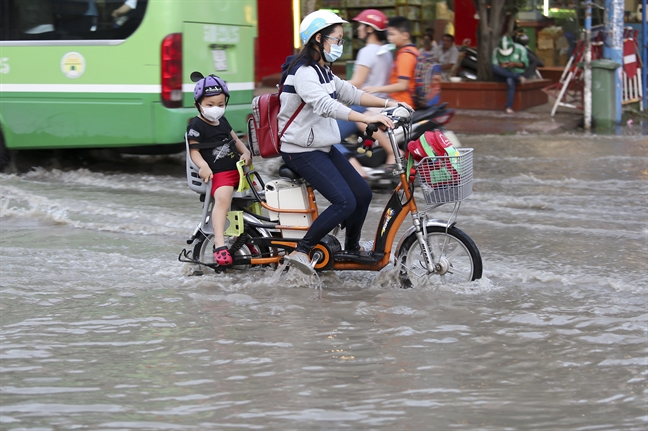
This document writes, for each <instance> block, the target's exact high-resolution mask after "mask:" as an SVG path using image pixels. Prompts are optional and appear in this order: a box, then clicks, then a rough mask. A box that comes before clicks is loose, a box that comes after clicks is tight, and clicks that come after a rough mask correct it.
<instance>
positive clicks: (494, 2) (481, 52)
mask: <svg viewBox="0 0 648 431" xmlns="http://www.w3.org/2000/svg"><path fill="white" fill-rule="evenodd" d="M474 1H475V7H476V9H477V13H479V29H478V32H477V80H478V81H492V80H493V69H492V67H491V58H492V55H493V49H495V47H496V46H497V44H498V42H499V39H500V37H501V36H502V32H503V26H504V16H505V13H506V6H507V3H508V2H509V1H510V0H474Z"/></svg>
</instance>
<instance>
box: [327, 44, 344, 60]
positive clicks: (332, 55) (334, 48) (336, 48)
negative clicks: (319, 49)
mask: <svg viewBox="0 0 648 431" xmlns="http://www.w3.org/2000/svg"><path fill="white" fill-rule="evenodd" d="M342 51H344V47H343V46H341V45H331V52H326V51H324V58H325V59H326V61H328V62H329V63H333V62H334V61H335V60H337V59H338V58H340V56H341V55H342Z"/></svg>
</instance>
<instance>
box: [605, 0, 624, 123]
mask: <svg viewBox="0 0 648 431" xmlns="http://www.w3.org/2000/svg"><path fill="white" fill-rule="evenodd" d="M623 10H624V2H623V0H605V12H606V20H605V33H606V37H605V43H604V44H603V57H605V58H609V59H610V60H613V61H615V62H617V63H619V64H620V65H622V67H623ZM622 67H620V68H618V69H617V70H616V73H615V84H616V85H615V90H616V91H615V93H616V94H615V105H616V118H615V122H616V123H617V124H621V115H622V114H623V112H622V104H621V99H622V97H623V84H622V82H621V81H622V80H621V73H622V71H623V68H622Z"/></svg>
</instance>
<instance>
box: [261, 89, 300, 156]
mask: <svg viewBox="0 0 648 431" xmlns="http://www.w3.org/2000/svg"><path fill="white" fill-rule="evenodd" d="M280 96H281V88H280V89H279V92H277V93H268V94H262V95H261V96H257V97H255V98H254V99H252V118H250V119H249V120H248V140H249V142H250V144H251V147H252V153H253V155H255V156H261V157H263V158H264V159H268V158H271V157H277V156H279V151H280V149H281V137H282V136H283V134H284V133H285V132H286V129H287V128H288V126H290V123H292V122H293V120H294V119H295V117H296V116H297V114H299V112H300V111H301V110H302V108H303V107H304V105H305V103H304V101H302V103H301V104H300V105H299V108H297V110H296V111H295V113H294V114H293V115H292V117H290V119H289V120H288V122H287V123H286V125H285V126H284V128H283V129H282V130H281V132H279V120H278V118H277V117H278V116H279V108H281V101H280V99H279V97H280Z"/></svg>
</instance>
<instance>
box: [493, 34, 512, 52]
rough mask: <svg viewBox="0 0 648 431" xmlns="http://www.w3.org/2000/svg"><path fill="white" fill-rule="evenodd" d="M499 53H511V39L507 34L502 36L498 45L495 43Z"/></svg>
mask: <svg viewBox="0 0 648 431" xmlns="http://www.w3.org/2000/svg"><path fill="white" fill-rule="evenodd" d="M497 48H498V49H499V52H500V54H502V55H511V53H512V52H513V40H512V39H511V38H510V37H508V36H502V38H501V39H500V42H499V45H497Z"/></svg>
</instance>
